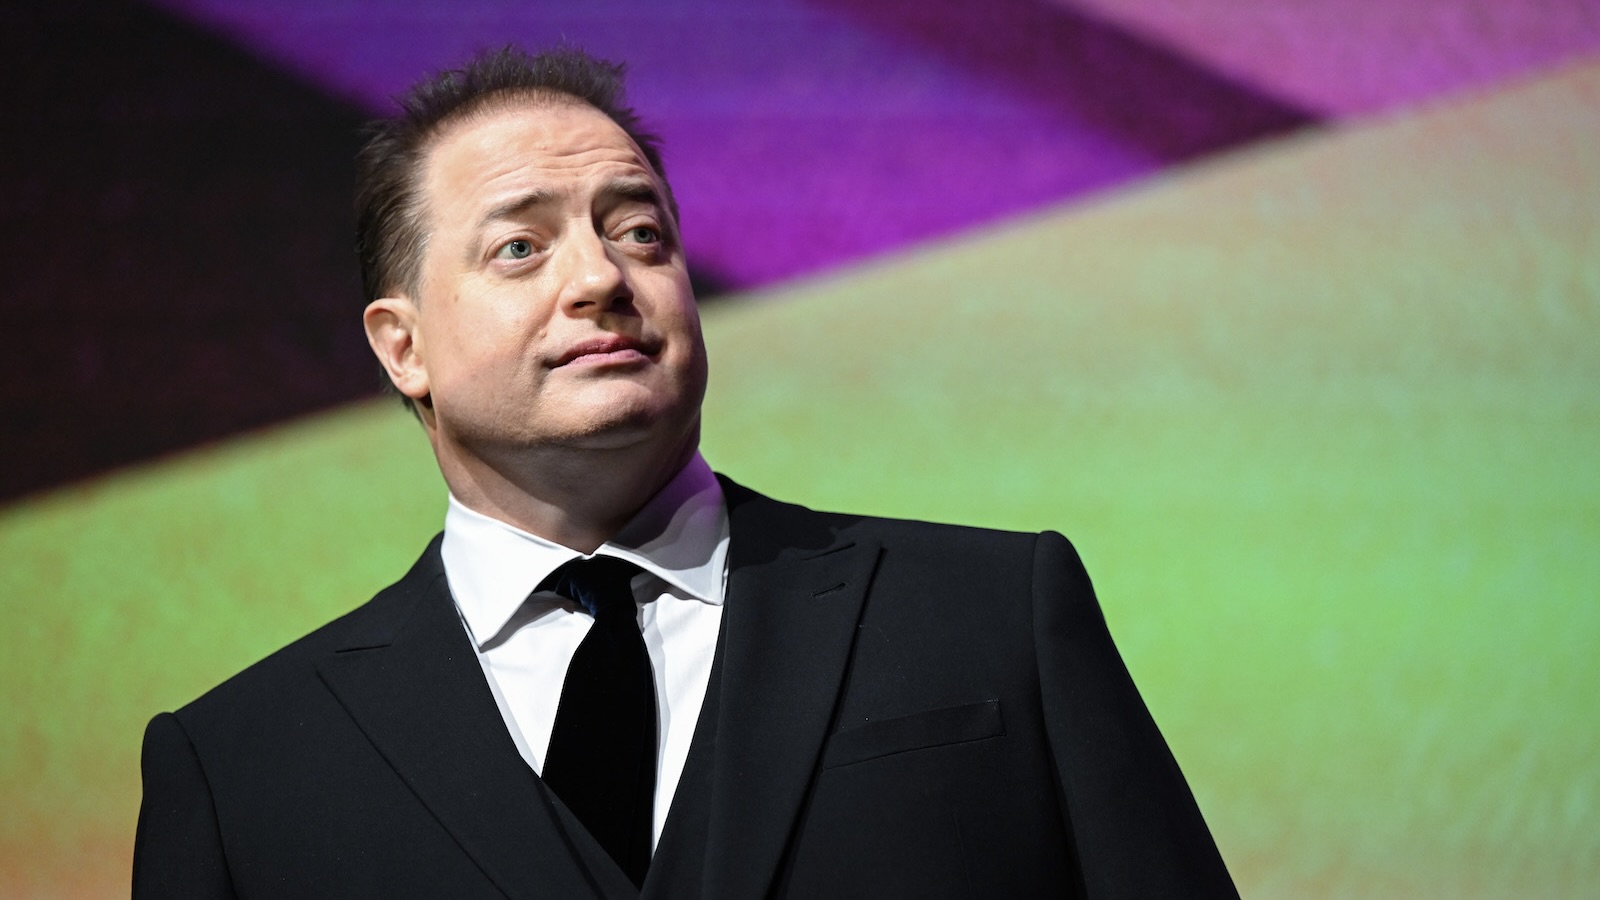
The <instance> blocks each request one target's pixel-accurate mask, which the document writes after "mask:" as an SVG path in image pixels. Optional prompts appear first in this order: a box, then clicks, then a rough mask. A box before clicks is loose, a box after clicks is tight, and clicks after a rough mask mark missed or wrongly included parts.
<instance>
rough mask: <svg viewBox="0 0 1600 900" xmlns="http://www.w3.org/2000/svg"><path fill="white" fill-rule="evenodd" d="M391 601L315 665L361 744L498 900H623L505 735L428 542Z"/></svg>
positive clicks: (377, 603)
mask: <svg viewBox="0 0 1600 900" xmlns="http://www.w3.org/2000/svg"><path fill="white" fill-rule="evenodd" d="M430 556H431V557H432V560H431V565H430V559H429V557H430ZM391 592H395V593H397V594H398V596H389V597H385V596H380V597H379V598H378V600H377V601H375V602H374V606H375V607H378V608H377V609H375V610H374V613H375V615H374V616H373V617H372V618H370V619H369V620H366V621H363V622H359V623H354V624H355V626H356V627H355V628H354V629H353V630H352V632H351V635H350V638H349V640H347V641H346V642H345V643H344V646H343V648H341V650H340V651H339V652H335V653H333V654H331V655H329V656H327V657H325V658H324V659H323V660H322V661H321V662H319V664H318V666H317V668H318V672H319V673H320V674H321V676H322V680H323V681H324V683H326V684H327V686H328V688H329V690H331V691H332V692H333V694H334V695H335V696H336V697H337V698H338V699H339V702H340V703H341V704H342V705H343V706H344V708H345V710H346V711H347V712H348V713H349V714H350V716H351V718H353V719H354V720H355V721H356V724H357V725H358V726H359V727H360V728H361V730H362V732H363V733H364V734H366V736H367V739H368V740H370V741H371V742H372V745H373V746H374V747H375V748H376V749H377V751H378V753H379V754H380V755H381V756H382V757H383V758H384V760H385V761H387V762H388V764H389V765H390V766H392V767H393V768H394V770H395V771H396V772H397V773H398V774H399V775H400V777H401V778H402V779H403V780H404V781H405V783H406V785H407V786H408V787H410V788H411V790H412V791H413V792H414V793H415V794H416V796H417V798H418V799H419V800H420V801H421V802H422V803H423V805H425V806H426V807H427V808H428V809H429V811H431V812H432V813H433V815H434V816H435V817H436V818H437V819H438V821H439V822H440V824H442V825H443V826H444V828H445V829H446V830H448V831H449V832H450V834H451V836H452V837H454V839H455V840H456V842H457V843H458V844H459V845H460V846H461V848H462V849H463V850H464V851H465V852H466V853H467V855H468V856H470V857H471V858H472V859H473V861H474V862H476V863H477V865H478V866H479V868H481V869H483V871H484V873H485V874H486V875H488V876H489V878H490V880H492V881H493V882H494V883H495V884H496V885H497V886H498V887H499V888H500V890H501V891H502V892H504V893H505V894H506V896H508V897H515V898H520V897H561V898H567V897H579V898H582V897H600V896H604V897H615V896H627V893H620V894H619V893H615V892H614V891H612V890H603V889H602V888H601V887H600V886H599V884H598V883H597V879H596V877H595V876H594V874H593V873H591V872H590V871H588V869H587V868H586V867H585V866H584V865H583V863H580V862H579V861H578V859H579V853H580V851H579V850H578V849H577V848H575V847H573V846H571V844H570V842H569V839H568V836H567V834H566V832H565V831H564V830H563V829H562V828H561V826H560V825H559V824H558V823H557V819H556V813H555V811H554V809H553V808H552V806H551V800H550V797H549V795H548V792H547V791H545V790H544V789H543V786H542V785H541V784H540V783H539V782H538V779H537V776H535V775H534V773H533V771H532V770H531V769H529V768H528V765H527V763H526V762H524V761H523V759H522V756H521V755H520V754H519V753H518V752H517V749H516V745H515V744H514V743H513V742H512V740H511V736H510V735H509V734H508V733H507V732H506V727H505V722H504V720H503V719H502V718H501V716H500V710H499V707H498V706H497V705H496V704H495V701H494V696H493V694H492V693H490V691H489V687H488V684H487V683H486V682H485V681H484V676H483V671H482V669H481V668H480V666H479V664H478V660H477V656H476V654H475V653H474V651H473V649H472V645H471V644H470V642H469V641H468V639H467V636H466V632H465V630H464V629H463V628H462V627H461V623H460V620H459V617H458V615H457V613H456V609H455V602H454V600H453V599H452V598H451V596H450V592H449V588H448V586H447V585H446V583H445V577H444V569H443V566H442V564H440V563H439V562H438V543H437V541H435V543H434V544H433V545H432V546H430V547H429V548H428V552H427V553H426V554H424V556H423V559H422V560H421V561H419V562H418V564H417V566H416V567H415V568H413V569H412V571H411V573H410V574H408V575H407V576H406V578H404V579H402V580H401V581H400V582H399V583H398V584H396V585H395V586H394V587H392V588H390V589H389V591H388V592H386V594H387V593H391ZM598 880H599V883H605V884H606V885H607V887H608V888H610V887H613V885H612V884H610V882H611V881H612V879H607V878H605V877H604V876H603V875H602V876H601V877H600V878H599V879H598ZM627 887H628V888H630V889H631V888H632V886H631V885H627ZM634 896H637V894H636V893H634Z"/></svg>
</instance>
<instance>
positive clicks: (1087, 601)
mask: <svg viewBox="0 0 1600 900" xmlns="http://www.w3.org/2000/svg"><path fill="white" fill-rule="evenodd" d="M1033 604H1034V606H1033V610H1034V611H1033V618H1034V640H1035V642H1036V649H1037V652H1038V660H1039V679H1040V687H1041V692H1042V699H1043V705H1044V716H1045V729H1046V732H1047V734H1048V735H1049V739H1050V744H1051V755H1052V758H1053V759H1054V761H1055V767H1056V775H1057V779H1058V786H1059V790H1060V800H1061V804H1062V818H1063V819H1064V820H1065V822H1066V825H1067V828H1068V831H1069V833H1070V834H1071V836H1072V842H1073V845H1074V850H1075V852H1076V854H1077V857H1078V864H1079V867H1080V870H1081V872H1082V877H1083V882H1084V884H1083V886H1084V896H1085V897H1086V898H1090V900H1102V898H1122V897H1126V898H1135V897H1137V898H1157V897H1184V898H1212V897H1217V898H1237V897H1238V896H1239V895H1238V892H1237V891H1236V890H1235V889H1234V886H1233V881H1232V879H1231V878H1230V877H1229V875H1228V869H1227V867H1226V866H1225V865H1224V864H1223V862H1222V857H1221V855H1220V854H1219V853H1218V852H1217V847H1216V843H1215V842H1214V841H1213V840H1212V839H1211V833H1210V831H1209V830H1208V829H1207V828H1206V823H1205V820H1204V819H1203V818H1202V817H1201V815H1200V809H1199V807H1198V806H1196V805H1195V801H1194V796H1193V794H1191V793H1190V791H1189V785H1188V783H1187V782H1186V781H1184V778H1183V773H1182V772H1181V771H1180V770H1179V769H1178V764H1177V762H1176V761H1175V760H1174V759H1173V758H1172V754H1171V752H1170V751H1168V749H1167V744H1166V741H1165V740H1163V739H1162V737H1161V732H1160V731H1159V730H1158V729H1157V728H1156V724H1155V721H1154V720H1153V719H1151V718H1150V713H1149V711H1148V710H1147V709H1146V708H1145V705H1144V701H1143V700H1142V699H1140V697H1139V691H1138V689H1137V688H1135V687H1134V685H1133V680H1132V678H1130V677H1129V675H1128V670H1127V668H1126V667H1125V666H1124V665H1123V663H1122V657H1121V656H1120V655H1118V653H1117V649H1116V647H1115V646H1114V645H1113V644H1112V642H1111V635H1110V632H1109V631H1107V629H1106V623H1105V618H1104V617H1103V616H1102V614H1101V612H1100V605H1099V603H1098V602H1096V600H1095V596H1094V589H1093V587H1092V586H1091V585H1090V583H1089V577H1088V575H1087V573H1085V571H1084V568H1083V563H1082V562H1080V561H1079V559H1078V554H1077V552H1076V551H1075V550H1073V548H1072V545H1071V544H1070V543H1068V542H1067V539H1066V538H1064V537H1062V536H1061V535H1059V534H1055V533H1053V532H1047V533H1045V534H1041V535H1040V536H1039V538H1038V541H1037V543H1036V544H1035V547H1034V559H1033Z"/></svg>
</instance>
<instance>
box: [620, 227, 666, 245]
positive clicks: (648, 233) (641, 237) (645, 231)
mask: <svg viewBox="0 0 1600 900" xmlns="http://www.w3.org/2000/svg"><path fill="white" fill-rule="evenodd" d="M623 237H624V238H625V239H627V240H630V241H633V242H634V243H636V244H654V243H656V242H657V241H660V240H661V235H660V234H659V233H658V232H657V231H656V230H655V229H654V228H651V227H650V226H649V225H635V226H634V227H632V228H629V229H628V231H627V233H626V234H624V235H623Z"/></svg>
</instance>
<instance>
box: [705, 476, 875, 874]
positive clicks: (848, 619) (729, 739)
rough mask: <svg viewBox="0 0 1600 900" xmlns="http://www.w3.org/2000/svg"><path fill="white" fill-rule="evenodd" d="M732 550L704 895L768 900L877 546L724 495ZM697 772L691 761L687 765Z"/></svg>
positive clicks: (842, 522)
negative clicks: (768, 893)
mask: <svg viewBox="0 0 1600 900" xmlns="http://www.w3.org/2000/svg"><path fill="white" fill-rule="evenodd" d="M724 488H725V493H726V495H727V497H728V507H729V516H730V528H731V534H732V541H731V544H730V553H731V558H730V560H729V574H728V598H727V609H726V611H725V613H724V617H725V618H724V621H723V628H724V629H725V631H726V635H725V637H726V645H725V646H724V647H723V658H722V668H721V671H720V673H719V675H720V686H721V690H720V691H719V692H718V693H719V699H718V705H717V717H718V719H717V722H716V728H717V730H716V735H717V738H716V744H715V751H714V758H713V762H712V771H711V796H710V810H709V824H708V830H707V834H706V857H705V859H706V869H705V873H704V880H703V885H704V890H705V897H707V898H745V897H759V896H765V895H766V894H767V892H768V890H769V889H770V886H771V884H772V880H773V877H774V876H775V874H776V873H777V870H778V867H779V865H780V864H781V862H782V859H783V854H784V850H785V848H786V847H787V846H788V843H789V838H790V835H791V834H792V832H793V830H794V826H795V822H796V820H797V818H798V817H799V815H800V813H801V809H802V805H803V801H804V798H805V796H806V793H807V790H808V789H809V787H810V784H811V780H812V777H813V775H814V773H815V771H816V766H817V760H818V757H819V754H820V751H821V748H822V744H823V740H824V738H825V737H826V735H827V733H828V731H829V728H830V726H831V725H832V723H833V718H834V710H835V708H836V706H837V701H838V696H839V689H840V686H841V685H842V683H843V679H844V672H845V669H846V666H847V664H848V662H849V657H850V650H851V646H852V644H853V641H854V637H855V631H856V622H857V620H858V619H859V618H860V615H861V608H862V601H863V599H864V598H865V597H866V592H867V587H868V584H869V582H870V581H871V578H872V573H873V571H874V568H875V567H876V565H877V560H878V550H879V548H878V546H877V544H876V543H873V542H870V541H856V540H852V539H850V538H849V537H848V536H841V534H840V531H841V529H844V528H846V526H847V525H848V523H849V520H848V519H846V518H843V517H823V516H820V515H817V514H815V513H812V512H811V511H809V510H806V509H802V508H800V507H795V506H789V505H787V504H781V503H777V502H776V501H773V500H769V499H767V498H765V497H761V496H759V495H757V494H754V493H752V492H750V491H748V490H746V489H744V488H741V487H739V486H737V485H734V484H732V483H731V482H725V483H724ZM693 763H694V761H693V760H691V764H693Z"/></svg>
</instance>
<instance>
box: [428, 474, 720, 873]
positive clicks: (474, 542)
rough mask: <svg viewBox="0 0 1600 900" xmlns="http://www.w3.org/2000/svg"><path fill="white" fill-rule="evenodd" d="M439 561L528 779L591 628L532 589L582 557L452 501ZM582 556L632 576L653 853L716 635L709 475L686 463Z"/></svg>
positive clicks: (715, 517)
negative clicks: (648, 711) (647, 736)
mask: <svg viewBox="0 0 1600 900" xmlns="http://www.w3.org/2000/svg"><path fill="white" fill-rule="evenodd" d="M441 553H442V556H443V558H444V570H445V576H446V578H447V579H448V581H449V583H450V592H451V594H453V595H454V596H455V601H456V608H457V609H458V610H459V611H460V613H461V620H462V622H463V623H464V624H465V626H466V629H467V636H468V638H470V639H471V640H472V643H473V646H475V647H476V648H477V650H478V661H479V663H480V664H481V665H482V666H483V673H484V677H485V678H486V679H487V680H488V682H489V689H490V690H491V691H492V692H493V693H494V697H495V702H497V703H498V704H499V705H500V714H501V716H502V717H504V719H505V722H506V729H507V730H508V731H509V732H510V733H511V738H512V740H513V741H515V742H516V745H517V749H518V750H519V751H521V753H522V757H523V759H525V760H527V761H528V765H530V766H532V767H533V769H534V771H536V772H537V771H540V770H541V766H542V765H543V762H544V757H545V753H546V752H547V751H548V749H549V746H550V732H551V729H552V728H553V727H554V725H555V718H556V707H557V706H558V705H559V703H560V700H561V686H562V682H563V681H564V680H565V678H566V674H567V665H568V663H570V662H571V661H572V655H573V653H575V652H577V649H578V644H579V643H580V642H582V640H583V638H584V635H586V634H587V633H588V631H589V625H590V624H591V623H592V622H593V621H594V620H593V618H592V617H590V615H589V614H588V613H587V612H585V611H584V610H583V608H582V607H581V606H577V605H576V604H573V603H570V602H568V601H566V600H564V599H562V598H561V597H559V596H557V595H556V594H553V593H550V592H548V591H544V592H540V593H538V594H534V593H533V589H534V588H535V587H537V586H538V585H539V582H541V581H543V580H544V578H545V576H547V575H549V574H550V573H551V572H554V571H555V570H556V568H557V567H559V566H560V565H562V564H563V563H565V562H567V561H568V560H571V559H576V558H578V557H580V556H582V555H583V554H581V553H579V552H578V551H576V550H573V549H571V548H570V547H563V546H561V545H560V544H555V543H552V542H550V541H547V540H544V539H543V538H540V537H537V536H535V535H532V534H529V533H528V532H526V531H523V530H521V529H519V528H516V527H513V526H511V525H507V524H506V523H504V522H501V521H499V520H498V519H492V518H490V517H488V516H485V515H482V514H481V513H477V512H474V511H472V510H470V509H468V508H466V507H465V506H463V505H462V504H461V503H460V502H459V501H457V500H456V498H455V497H454V496H451V497H450V505H449V509H448V511H447V512H446V513H445V520H444V545H443V547H442V548H441ZM594 555H595V556H614V557H617V558H619V559H625V560H627V561H628V562H631V563H634V564H636V565H638V566H639V567H640V568H641V569H643V570H644V572H643V574H640V575H638V576H635V577H634V579H633V582H632V587H633V596H634V599H635V600H636V601H638V603H639V627H640V630H641V632H642V633H643V634H644V643H645V647H646V649H648V650H649V652H650V667H651V668H652V669H653V670H654V672H655V682H656V705H657V709H658V710H659V713H660V720H659V721H660V728H659V729H658V730H657V741H658V743H657V748H656V749H657V753H656V803H655V826H654V829H653V831H652V837H651V840H652V846H653V845H654V842H656V841H659V840H660V839H661V828H662V825H663V823H664V822H665V821H666V818H667V811H668V809H669V808H670V807H671V805H672V795H673V792H674V791H675V790H676V789H677V786H678V779H679V777H680V776H682V774H683V765H684V762H685V760H686V759H687V758H688V756H689V739H690V738H691V737H692V736H693V734H694V726H695V722H696V721H697V720H698V719H699V717H700V707H701V705H702V704H703V703H704V702H705V696H706V684H707V682H708V681H709V680H710V678H711V660H712V656H713V655H714V654H715V652H716V646H717V632H718V630H719V629H720V628H721V626H722V600H723V590H724V587H725V586H726V580H727V557H728V511H727V505H726V504H725V503H724V502H723V498H722V486H721V485H720V484H719V483H718V482H717V478H716V476H715V475H713V474H712V472H711V467H710V466H709V465H707V464H706V462H705V460H704V459H702V458H701V457H700V456H699V454H696V455H695V457H694V459H692V460H691V461H690V462H689V464H688V465H686V466H684V468H683V470H682V471H681V472H679V473H678V474H677V475H676V476H674V477H673V479H672V480H671V481H669V482H668V483H667V485H666V487H664V488H662V489H661V492H660V493H658V494H657V495H656V496H655V497H654V498H652V499H651V500H650V502H649V503H647V504H645V506H644V508H643V509H641V510H639V512H638V514H637V515H635V516H634V517H633V519H632V520H630V521H629V522H628V524H627V525H626V526H625V527H624V528H623V529H622V531H621V532H620V533H619V534H618V535H617V536H616V538H614V539H613V540H611V541H608V542H606V543H605V544H602V545H601V546H600V548H599V549H598V550H596V551H595V552H594Z"/></svg>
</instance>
